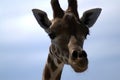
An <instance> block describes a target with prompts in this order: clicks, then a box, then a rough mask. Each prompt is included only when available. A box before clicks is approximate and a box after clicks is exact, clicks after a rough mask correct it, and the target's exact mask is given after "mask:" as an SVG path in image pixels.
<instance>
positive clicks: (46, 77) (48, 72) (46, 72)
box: [45, 66, 51, 80]
mask: <svg viewBox="0 0 120 80" xmlns="http://www.w3.org/2000/svg"><path fill="white" fill-rule="evenodd" d="M50 77H51V75H50V70H49V68H48V66H45V80H49V79H50Z"/></svg>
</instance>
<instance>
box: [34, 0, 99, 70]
mask: <svg viewBox="0 0 120 80" xmlns="http://www.w3.org/2000/svg"><path fill="white" fill-rule="evenodd" d="M68 2H69V6H68V9H67V10H66V11H63V10H62V9H61V8H60V5H59V3H58V0H51V4H52V8H53V14H54V18H53V20H52V21H50V20H49V18H48V17H47V14H46V12H44V11H42V10H38V9H33V14H34V16H35V18H36V20H37V21H38V23H39V24H40V26H41V27H42V28H43V29H44V30H45V31H46V32H47V34H48V35H49V37H50V39H51V43H52V44H53V45H54V46H55V47H56V48H57V49H59V51H60V54H59V53H58V54H57V55H58V56H60V55H61V57H63V58H66V60H67V62H68V64H70V65H71V67H72V68H73V69H74V71H76V72H83V71H85V70H86V69H87V67H88V59H87V53H86V52H85V50H83V43H84V40H85V39H86V36H87V35H88V34H89V28H90V27H91V26H92V25H93V24H94V23H95V22H96V20H97V18H98V16H99V14H100V12H101V9H100V8H95V9H91V10H88V11H86V12H84V14H83V16H82V17H81V18H79V15H78V13H77V4H76V0H68Z"/></svg>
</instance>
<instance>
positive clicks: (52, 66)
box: [50, 60, 57, 72]
mask: <svg viewBox="0 0 120 80" xmlns="http://www.w3.org/2000/svg"><path fill="white" fill-rule="evenodd" d="M50 64H51V65H50V67H51V69H52V70H53V72H54V71H55V70H56V69H57V66H56V65H55V63H54V61H53V60H52V61H51V63H50Z"/></svg>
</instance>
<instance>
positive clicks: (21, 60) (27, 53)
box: [0, 0, 120, 80]
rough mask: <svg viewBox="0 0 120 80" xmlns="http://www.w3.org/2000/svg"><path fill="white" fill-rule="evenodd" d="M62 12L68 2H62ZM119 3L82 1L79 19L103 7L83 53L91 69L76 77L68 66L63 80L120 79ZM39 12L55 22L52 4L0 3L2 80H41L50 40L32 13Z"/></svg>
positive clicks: (4, 0) (40, 1) (113, 0)
mask: <svg viewBox="0 0 120 80" xmlns="http://www.w3.org/2000/svg"><path fill="white" fill-rule="evenodd" d="M60 3H61V6H62V8H63V9H66V8H67V0H60ZM119 3H120V1H119V0H99V1H98V0H79V1H78V5H79V7H78V11H79V14H80V16H82V13H83V12H84V11H85V10H88V9H91V8H96V7H100V8H102V9H103V10H102V13H101V15H100V17H99V19H98V20H97V22H96V24H95V25H94V26H93V27H92V28H91V29H90V36H88V37H87V40H85V44H84V49H85V50H86V51H87V53H88V57H89V69H88V70H87V71H86V72H84V73H79V74H78V73H75V72H74V71H73V70H72V68H71V67H70V66H68V65H65V67H64V71H63V74H62V80H66V79H68V80H73V79H74V80H92V79H94V80H119V79H120V76H119V74H120V53H119V50H120V42H119V41H120V27H119V24H120V21H119V19H120V16H119V14H120V8H119ZM33 8H38V9H41V10H44V11H46V12H47V13H48V16H49V18H50V19H52V9H51V6H50V0H34V1H33V0H26V1H25V0H20V1H16V0H2V1H0V80H41V79H42V78H41V76H42V71H43V68H44V64H45V61H46V58H47V55H48V48H49V45H50V39H49V38H48V36H47V34H46V33H45V32H44V30H43V29H42V28H40V26H39V25H38V24H37V22H36V20H35V18H34V16H33V14H32V11H31V9H33Z"/></svg>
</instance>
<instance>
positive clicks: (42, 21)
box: [32, 9, 51, 29]
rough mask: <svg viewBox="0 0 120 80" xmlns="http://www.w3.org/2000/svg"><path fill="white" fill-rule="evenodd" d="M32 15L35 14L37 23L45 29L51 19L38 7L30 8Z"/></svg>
mask: <svg viewBox="0 0 120 80" xmlns="http://www.w3.org/2000/svg"><path fill="white" fill-rule="evenodd" d="M32 12H33V15H34V16H35V18H36V20H37V22H38V24H39V25H40V26H41V27H42V28H44V29H47V28H49V26H50V25H51V21H50V20H49V19H48V16H47V14H46V12H44V11H42V10H38V9H32Z"/></svg>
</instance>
